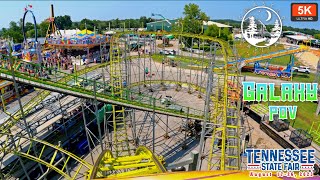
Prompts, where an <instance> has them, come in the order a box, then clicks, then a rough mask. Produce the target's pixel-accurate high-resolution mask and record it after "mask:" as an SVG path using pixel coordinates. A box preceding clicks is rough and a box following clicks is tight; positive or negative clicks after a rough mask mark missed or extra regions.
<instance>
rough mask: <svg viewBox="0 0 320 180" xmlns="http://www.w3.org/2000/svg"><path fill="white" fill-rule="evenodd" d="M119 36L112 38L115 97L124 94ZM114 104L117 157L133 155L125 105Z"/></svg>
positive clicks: (111, 63) (112, 89)
mask: <svg viewBox="0 0 320 180" xmlns="http://www.w3.org/2000/svg"><path fill="white" fill-rule="evenodd" d="M119 43H120V42H119V39H118V37H116V36H114V37H112V39H111V45H110V51H109V52H110V78H111V79H110V80H111V86H112V87H111V93H112V95H113V96H115V97H119V98H122V95H123V88H122V85H123V79H122V78H123V77H122V73H123V70H122V69H121V68H122V66H121V61H122V59H121V53H122V51H121V50H120V44H119ZM119 108H120V109H118V110H117V106H115V105H112V116H113V137H114V139H113V141H114V142H113V145H114V148H115V153H116V157H119V156H125V155H129V156H130V155H131V152H130V145H129V140H128V134H127V122H126V117H125V112H124V110H125V109H124V107H123V106H121V107H119Z"/></svg>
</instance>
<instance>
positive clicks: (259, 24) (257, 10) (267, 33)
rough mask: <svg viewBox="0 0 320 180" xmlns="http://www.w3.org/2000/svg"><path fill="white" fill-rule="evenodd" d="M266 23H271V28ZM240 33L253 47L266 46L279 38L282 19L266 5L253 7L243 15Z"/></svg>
mask: <svg viewBox="0 0 320 180" xmlns="http://www.w3.org/2000/svg"><path fill="white" fill-rule="evenodd" d="M267 25H271V28H270V26H269V27H267ZM241 33H242V36H243V37H244V38H245V40H246V41H247V42H248V43H249V44H251V45H253V46H255V47H268V46H271V45H272V44H274V43H275V42H277V41H278V39H279V38H280V36H281V33H282V21H281V18H280V16H279V15H278V13H276V11H274V10H273V9H271V8H269V7H266V6H258V7H254V8H252V9H250V10H249V11H248V12H247V13H246V14H245V15H244V16H243V18H242V21H241Z"/></svg>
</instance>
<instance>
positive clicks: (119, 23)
mask: <svg viewBox="0 0 320 180" xmlns="http://www.w3.org/2000/svg"><path fill="white" fill-rule="evenodd" d="M183 15H184V16H183V17H181V18H179V19H178V21H177V23H175V24H173V25H172V31H177V32H186V33H193V34H204V35H207V36H212V37H218V38H221V39H223V40H225V41H228V40H231V39H232V32H231V31H230V30H229V29H228V28H221V29H220V28H218V27H217V26H216V25H211V26H209V27H208V28H207V29H206V30H204V29H203V24H202V23H203V21H208V20H210V19H211V18H210V17H209V16H208V15H207V14H206V13H205V12H203V11H201V9H200V7H199V6H198V5H197V4H193V3H189V4H186V5H185V7H184V11H183ZM157 20H158V19H153V18H150V17H146V16H142V17H140V18H139V19H118V18H117V19H112V20H91V19H86V18H85V19H82V20H81V21H79V22H73V21H72V20H71V17H70V16H69V15H64V16H57V17H55V22H56V24H57V26H58V28H59V29H60V30H64V29H66V30H67V29H76V28H78V29H81V30H82V29H85V28H87V29H88V30H91V31H93V30H94V29H95V30H96V32H97V33H103V32H104V31H106V30H108V29H109V28H111V29H114V28H123V27H125V28H145V27H146V26H147V23H149V22H154V21H157ZM214 21H216V22H220V23H223V24H228V25H230V26H233V27H234V28H240V26H241V22H240V21H235V20H214ZM22 22H23V21H22V19H20V20H19V21H18V22H14V21H11V22H10V24H9V28H2V29H1V30H0V37H2V38H7V37H11V38H13V40H14V42H17V43H19V42H23V34H22V24H23V23H22ZM48 26H49V21H48V20H43V21H42V22H41V23H39V24H37V31H38V37H45V36H46V34H47V30H48ZM267 28H271V26H270V27H269V26H267ZM287 30H290V31H298V32H302V33H305V34H310V35H314V36H315V37H319V36H320V31H319V30H316V29H306V28H303V29H302V28H293V27H290V26H284V27H283V31H287ZM25 34H26V37H27V38H32V37H35V30H34V25H33V23H30V22H27V23H26V24H25ZM190 44H191V42H190Z"/></svg>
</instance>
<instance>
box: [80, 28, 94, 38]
mask: <svg viewBox="0 0 320 180" xmlns="http://www.w3.org/2000/svg"><path fill="white" fill-rule="evenodd" d="M77 35H78V36H84V35H89V36H94V32H92V31H90V30H88V29H84V30H82V31H80V32H78V33H77Z"/></svg>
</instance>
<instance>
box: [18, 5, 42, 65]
mask: <svg viewBox="0 0 320 180" xmlns="http://www.w3.org/2000/svg"><path fill="white" fill-rule="evenodd" d="M31 8H32V6H31V5H29V6H28V7H27V8H25V12H24V15H23V19H22V32H23V46H24V50H23V51H22V58H23V60H24V61H26V62H34V63H40V62H41V60H42V57H41V44H40V43H39V42H38V31H37V21H36V18H35V16H34V14H33V11H31ZM28 13H31V15H32V18H33V24H34V31H35V35H34V40H31V41H30V42H28V41H27V36H26V31H25V19H26V15H27V14H28Z"/></svg>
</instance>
